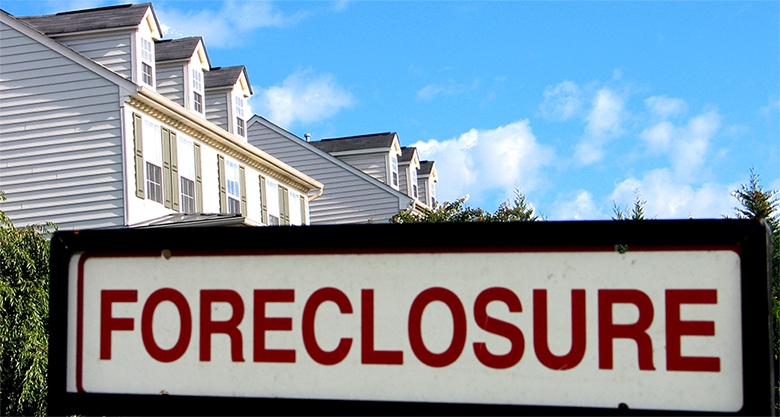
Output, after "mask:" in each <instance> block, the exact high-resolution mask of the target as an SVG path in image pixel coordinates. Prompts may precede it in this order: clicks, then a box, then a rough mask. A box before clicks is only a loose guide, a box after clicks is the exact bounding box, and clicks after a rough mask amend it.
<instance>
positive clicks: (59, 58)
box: [0, 3, 323, 229]
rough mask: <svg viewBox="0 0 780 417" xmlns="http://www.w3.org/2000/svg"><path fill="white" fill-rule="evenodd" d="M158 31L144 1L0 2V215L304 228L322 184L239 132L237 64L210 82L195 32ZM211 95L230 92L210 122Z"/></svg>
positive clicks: (69, 222) (90, 224) (28, 220)
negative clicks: (36, 6) (89, 4)
mask: <svg viewBox="0 0 780 417" xmlns="http://www.w3.org/2000/svg"><path fill="white" fill-rule="evenodd" d="M161 38H162V34H161V30H160V23H159V22H158V20H157V16H156V14H155V12H154V8H153V7H152V5H151V4H150V3H144V4H135V5H120V6H112V7H104V8H98V9H89V10H79V11H73V12H65V13H58V14H54V15H45V16H27V17H14V16H11V15H10V14H8V13H6V12H4V11H0V45H2V46H1V47H0V73H2V79H0V190H1V191H3V193H4V194H5V197H6V198H7V200H6V201H2V202H0V210H3V211H4V212H5V213H6V214H7V215H8V216H9V217H10V218H11V219H12V220H13V221H14V223H15V224H16V225H18V226H24V225H27V224H33V223H43V222H46V221H51V222H53V223H55V224H56V225H57V226H58V227H59V228H60V229H80V228H96V227H123V226H133V225H138V224H146V223H149V222H154V221H155V219H163V218H166V219H168V220H171V221H172V219H176V218H178V217H182V215H191V214H200V213H213V214H217V215H219V214H232V215H233V216H228V217H236V218H240V221H239V223H241V224H245V225H273V224H308V222H309V220H308V219H309V210H310V207H309V205H310V202H311V200H313V199H314V198H316V197H317V196H318V195H320V194H321V193H322V191H323V185H322V183H320V182H319V181H317V180H315V179H313V178H312V177H310V176H308V175H306V174H304V173H302V172H300V171H298V170H296V169H295V168H293V167H291V166H290V165H287V164H285V163H284V162H282V161H280V160H279V159H277V158H275V157H273V156H271V155H270V154H268V153H266V152H264V151H262V150H260V149H258V148H257V147H255V146H253V145H251V144H249V143H248V142H247V141H246V138H245V134H243V135H242V132H241V131H240V128H239V126H240V123H239V122H238V119H236V117H239V118H241V117H245V116H242V114H240V111H238V107H241V106H244V108H243V112H244V113H243V114H244V115H246V114H249V109H248V108H247V107H245V106H246V101H245V100H246V98H247V97H248V95H251V93H252V90H251V86H250V84H249V79H248V78H247V77H246V71H245V70H244V69H242V70H241V71H240V73H241V75H237V76H236V77H235V78H234V79H232V84H230V85H228V84H229V83H230V82H231V77H232V76H233V74H234V72H230V71H226V72H225V73H224V74H227V73H228V72H230V74H227V75H226V76H225V77H224V79H225V80H227V81H220V82H219V83H218V84H219V85H218V86H217V85H215V86H214V89H213V90H211V89H210V88H209V84H208V80H209V77H208V76H207V75H206V74H209V73H210V72H211V71H214V70H215V68H212V67H211V64H210V62H209V59H208V55H207V53H206V50H205V46H204V45H203V40H202V39H200V38H186V39H181V40H171V41H170V42H166V41H163V40H162V39H161ZM157 48H159V49H160V53H159V54H158V53H157V51H156V49H157ZM231 71H232V70H231ZM215 73H219V74H218V75H222V74H223V73H221V72H220V71H215ZM201 76H203V79H202V80H201V78H200V77H201ZM218 78H220V79H222V78H223V77H218ZM223 90H224V91H227V90H230V91H231V94H232V95H233V96H237V95H238V96H241V98H242V101H241V102H240V103H239V102H238V101H236V100H235V98H234V97H233V98H232V100H233V101H232V102H225V103H224V104H225V110H217V111H215V112H214V113H213V117H211V114H210V113H209V97H210V93H211V92H212V91H213V92H214V93H215V94H217V93H220V92H221V91H223ZM220 94H221V93H220ZM224 97H225V100H223V101H226V100H228V99H227V97H228V94H227V93H225V94H224ZM214 102H217V100H216V99H215V101H214ZM231 105H232V106H233V107H231ZM183 217H187V218H188V219H190V220H191V219H193V216H183ZM195 217H197V216H195ZM217 217H219V216H217ZM211 219H212V220H213V219H214V218H213V217H211ZM234 223H235V221H234Z"/></svg>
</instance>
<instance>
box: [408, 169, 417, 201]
mask: <svg viewBox="0 0 780 417" xmlns="http://www.w3.org/2000/svg"><path fill="white" fill-rule="evenodd" d="M409 182H410V183H412V197H414V198H417V169H416V168H415V167H413V166H410V167H409Z"/></svg>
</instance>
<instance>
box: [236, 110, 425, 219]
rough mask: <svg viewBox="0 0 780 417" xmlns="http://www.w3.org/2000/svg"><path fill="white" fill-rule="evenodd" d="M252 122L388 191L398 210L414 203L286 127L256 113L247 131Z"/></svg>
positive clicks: (404, 195) (407, 197) (248, 126)
mask: <svg viewBox="0 0 780 417" xmlns="http://www.w3.org/2000/svg"><path fill="white" fill-rule="evenodd" d="M254 123H259V124H261V125H263V126H265V127H267V128H269V129H271V130H273V131H274V132H276V133H278V134H280V135H281V136H283V137H285V138H287V139H289V140H290V142H292V143H294V144H296V145H298V146H301V147H304V148H306V149H309V150H311V151H312V152H314V153H315V154H317V155H319V156H320V157H322V158H324V159H326V160H328V161H330V162H332V163H333V164H335V165H338V166H339V167H341V168H344V169H345V170H347V171H349V172H351V173H352V174H354V175H355V176H357V177H359V178H361V179H362V180H364V181H366V182H367V183H369V184H371V185H373V186H374V187H377V188H379V189H380V190H382V191H384V192H386V193H389V194H392V195H394V196H396V197H397V198H398V206H399V207H400V209H399V210H405V209H407V208H409V206H410V205H411V204H413V203H414V200H412V199H411V197H409V196H408V195H406V194H404V193H402V192H400V191H398V190H396V189H395V188H393V187H390V186H389V185H387V184H385V183H383V182H382V181H379V180H377V179H376V178H374V177H372V176H370V175H368V174H366V173H365V172H363V171H361V170H359V169H357V168H355V167H353V166H352V165H350V164H348V163H346V162H344V161H342V160H341V159H338V158H336V157H335V156H334V155H332V154H330V153H328V152H325V151H323V150H321V149H319V148H317V147H316V146H314V145H312V144H311V143H309V142H306V141H305V140H303V139H301V138H299V137H298V136H295V135H294V134H292V133H290V132H288V131H287V130H286V129H284V128H282V127H279V126H277V125H275V124H274V123H273V122H271V121H269V120H268V119H266V118H264V117H262V116H258V115H256V114H255V115H253V116H252V117H251V118H250V119H249V121H248V123H247V131H248V130H249V128H250V126H252V124H254ZM381 151H382V152H383V153H384V152H387V149H382V150H381ZM326 185H327V184H326ZM317 197H319V196H317ZM404 201H406V203H404Z"/></svg>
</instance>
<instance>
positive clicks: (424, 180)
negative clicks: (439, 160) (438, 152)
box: [417, 161, 439, 207]
mask: <svg viewBox="0 0 780 417" xmlns="http://www.w3.org/2000/svg"><path fill="white" fill-rule="evenodd" d="M437 182H439V174H438V173H437V172H436V163H435V162H434V161H420V169H419V170H418V171H417V188H418V190H419V199H420V201H422V202H423V204H425V205H426V206H428V207H436V205H437V204H438V201H436V183H437Z"/></svg>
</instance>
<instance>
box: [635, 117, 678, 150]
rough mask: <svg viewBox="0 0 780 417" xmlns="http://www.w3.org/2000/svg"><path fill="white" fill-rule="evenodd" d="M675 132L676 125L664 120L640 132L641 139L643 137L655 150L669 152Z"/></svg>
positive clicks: (651, 148)
mask: <svg viewBox="0 0 780 417" xmlns="http://www.w3.org/2000/svg"><path fill="white" fill-rule="evenodd" d="M674 134H675V127H674V125H673V124H672V123H671V122H667V121H663V122H660V123H658V124H656V125H655V126H652V127H649V128H647V129H645V130H644V131H643V132H642V133H640V134H639V139H642V141H644V143H645V144H646V145H647V147H648V148H649V149H650V150H651V151H653V152H667V151H668V150H669V146H670V144H671V142H672V136H674Z"/></svg>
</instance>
